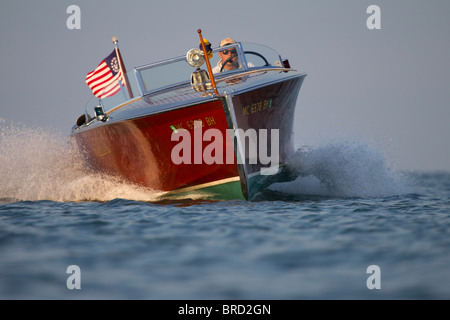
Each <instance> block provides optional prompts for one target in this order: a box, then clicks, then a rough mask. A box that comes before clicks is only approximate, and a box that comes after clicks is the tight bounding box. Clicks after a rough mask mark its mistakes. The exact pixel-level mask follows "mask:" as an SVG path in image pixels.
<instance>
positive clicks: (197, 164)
mask: <svg viewBox="0 0 450 320" xmlns="http://www.w3.org/2000/svg"><path fill="white" fill-rule="evenodd" d="M199 36H200V40H201V41H200V43H201V45H200V48H201V49H200V48H199V49H192V50H189V52H188V53H187V54H186V55H183V56H179V57H175V58H172V59H168V60H165V61H160V62H156V63H151V64H147V65H143V66H139V67H135V68H133V69H132V73H134V77H132V76H130V77H128V79H127V80H126V81H127V83H126V86H127V89H130V90H128V91H127V90H125V89H126V88H125V87H122V90H120V91H121V93H120V92H119V93H117V94H116V95H114V96H111V97H107V98H102V99H99V100H98V99H93V100H92V103H88V105H87V106H86V112H85V114H84V115H82V116H81V117H80V118H79V119H78V120H77V124H76V125H75V126H74V127H73V128H72V132H71V136H70V138H71V139H73V140H74V141H75V142H76V144H77V145H78V147H79V148H80V150H82V152H83V153H84V155H85V159H86V162H87V164H88V165H89V166H90V167H91V168H93V169H94V170H98V171H100V172H104V173H106V174H111V175H117V176H119V177H122V178H124V179H127V180H129V181H130V182H132V183H135V184H138V185H141V186H144V187H147V188H149V189H152V190H155V191H158V192H160V194H161V197H162V198H170V197H174V198H176V197H189V196H190V195H192V193H195V194H196V195H197V197H198V195H199V194H200V195H201V196H204V197H205V198H213V199H224V200H225V199H247V200H251V199H252V198H253V197H254V196H255V195H256V194H257V193H258V192H259V191H260V190H261V188H263V187H264V186H265V183H266V182H267V181H272V180H273V179H275V178H276V177H277V176H279V175H280V173H281V172H282V171H283V165H284V163H285V162H286V160H287V159H288V158H289V157H290V156H291V155H292V154H293V153H294V145H293V124H294V123H293V121H294V113H295V107H296V103H297V98H298V94H299V91H300V87H301V85H302V82H303V80H304V78H305V76H306V74H305V73H301V72H298V71H296V70H294V69H292V68H291V67H290V66H289V62H288V60H283V59H282V58H281V57H280V55H279V54H278V53H277V52H276V51H274V50H273V49H271V48H269V47H266V46H263V45H259V44H252V43H241V42H235V43H231V44H228V45H225V46H222V47H217V48H213V49H210V48H208V46H206V45H205V44H208V42H207V41H206V40H204V39H203V38H202V35H201V31H200V30H199ZM113 41H114V40H113ZM115 43H116V44H117V42H115ZM116 49H117V47H116ZM226 50H229V51H228V52H229V53H232V55H233V56H234V58H233V61H232V62H233V63H234V65H235V67H236V68H235V69H233V70H226V69H223V70H222V72H218V73H213V71H212V70H213V68H212V66H214V65H218V64H219V65H220V63H219V61H220V60H221V53H223V52H224V51H225V52H227V51H226ZM119 54H120V53H119ZM211 54H212V58H209V57H211ZM222 56H223V55H222ZM222 61H223V59H222ZM119 62H121V66H123V62H122V59H121V58H120V56H119ZM204 62H206V66H207V71H206V70H202V69H200V66H201V65H202V63H204ZM225 64H226V63H225ZM127 74H128V75H130V72H128V73H127ZM121 84H122V83H121ZM92 111H95V116H94V117H91V116H90V112H92Z"/></svg>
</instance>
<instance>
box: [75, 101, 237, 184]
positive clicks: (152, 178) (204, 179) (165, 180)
mask: <svg viewBox="0 0 450 320" xmlns="http://www.w3.org/2000/svg"><path fill="white" fill-rule="evenodd" d="M195 121H201V123H202V126H203V127H202V131H204V130H206V129H211V128H215V129H219V130H220V131H221V132H222V134H223V138H224V141H223V145H224V146H229V147H231V150H229V151H228V152H229V153H230V152H231V153H233V154H234V150H233V148H232V143H230V141H228V142H227V141H226V139H230V137H229V135H227V134H226V133H227V129H228V124H227V119H226V116H225V112H224V107H223V103H222V101H221V100H215V101H211V102H207V103H203V104H199V105H195V106H189V107H186V108H180V109H175V110H171V111H170V112H165V113H160V114H154V115H149V116H146V117H142V118H138V119H130V120H127V121H120V122H115V123H112V124H110V125H109V124H106V125H103V126H99V127H98V128H95V130H85V131H83V132H79V133H78V134H77V135H75V137H76V141H77V143H78V145H79V146H80V147H81V148H82V149H83V151H84V153H85V155H86V158H87V159H88V162H89V164H90V165H91V166H92V167H94V168H95V169H97V170H100V171H103V172H106V173H108V174H113V175H119V176H121V177H124V178H126V179H128V180H130V181H132V182H134V183H137V184H140V185H143V186H145V187H148V188H151V189H154V190H160V191H172V190H176V189H179V188H185V187H189V186H195V185H202V184H207V183H211V182H215V181H219V180H224V179H230V178H236V177H238V176H239V174H238V171H237V165H236V161H233V163H230V164H226V163H224V164H217V163H213V164H208V165H206V164H205V163H204V162H202V163H200V164H195V163H194V159H193V158H194V151H195V150H194V141H192V143H191V155H192V160H191V164H186V163H181V164H178V165H177V164H175V163H174V161H173V159H172V150H173V149H174V148H175V146H176V145H177V144H179V143H181V141H182V140H181V139H180V141H177V140H175V141H172V139H175V138H172V135H174V137H176V135H177V133H175V132H174V130H175V131H178V132H180V131H181V129H185V130H187V131H188V132H189V133H190V135H191V136H192V137H194V124H195ZM208 144H209V142H203V146H202V151H204V149H205V147H206V146H207V145H208ZM226 152H227V151H225V153H226Z"/></svg>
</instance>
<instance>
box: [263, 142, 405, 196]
mask: <svg viewBox="0 0 450 320" xmlns="http://www.w3.org/2000/svg"><path fill="white" fill-rule="evenodd" d="M288 169H289V170H290V171H291V172H293V174H294V177H296V178H295V179H294V180H293V181H289V182H277V183H273V184H272V185H270V187H269V190H272V191H276V192H280V193H283V194H288V195H298V196H301V195H305V196H323V197H363V198H365V197H386V196H394V195H401V194H407V193H410V192H411V189H410V187H409V186H408V183H407V182H406V179H405V177H404V176H403V174H402V173H400V172H396V171H395V170H394V169H393V168H392V167H391V166H390V165H389V164H388V162H387V161H386V159H385V158H384V156H383V155H382V154H381V152H379V151H378V150H376V149H374V148H370V147H369V146H367V145H365V144H363V143H358V142H351V141H345V142H338V143H329V144H326V145H323V146H320V147H310V146H305V147H301V148H299V149H298V150H297V152H296V153H295V155H294V156H293V157H292V158H291V159H290V161H289V162H288Z"/></svg>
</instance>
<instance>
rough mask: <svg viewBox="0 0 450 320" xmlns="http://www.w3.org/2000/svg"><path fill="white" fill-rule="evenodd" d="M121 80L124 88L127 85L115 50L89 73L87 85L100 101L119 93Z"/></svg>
mask: <svg viewBox="0 0 450 320" xmlns="http://www.w3.org/2000/svg"><path fill="white" fill-rule="evenodd" d="M119 80H120V81H121V82H122V85H123V86H125V85H126V83H125V79H124V76H123V74H122V70H121V69H120V66H119V59H117V55H116V51H115V50H113V52H111V54H110V55H109V56H107V57H106V58H105V59H103V61H102V62H101V63H100V64H99V65H98V67H97V68H96V69H95V70H94V71H92V72H89V73H88V74H87V76H86V83H87V85H88V86H89V88H91V90H92V93H93V94H94V96H96V97H97V98H100V99H102V98H106V97H110V96H112V95H114V94H116V93H117V92H119V91H120V88H121V87H120V84H119Z"/></svg>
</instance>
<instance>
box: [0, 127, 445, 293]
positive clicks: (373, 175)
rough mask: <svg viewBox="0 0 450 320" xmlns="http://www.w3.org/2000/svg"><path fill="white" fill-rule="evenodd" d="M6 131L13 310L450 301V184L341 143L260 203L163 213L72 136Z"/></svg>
mask: <svg viewBox="0 0 450 320" xmlns="http://www.w3.org/2000/svg"><path fill="white" fill-rule="evenodd" d="M0 125H1V124H0ZM0 129H1V130H0V179H1V186H0V298H1V299H449V298H450V271H449V266H450V254H449V253H450V237H449V229H450V228H449V227H450V173H446V172H428V173H427V172H425V173H417V172H416V173H414V172H397V171H396V170H394V169H393V168H392V166H391V165H390V164H389V163H388V162H387V161H386V159H385V157H383V155H382V154H381V153H380V152H378V151H377V150H374V149H373V148H371V147H368V146H366V145H364V144H361V143H355V142H340V143H331V144H329V145H324V146H319V147H302V148H299V150H298V152H297V154H296V156H295V157H294V158H293V160H292V162H291V164H290V166H291V168H292V169H293V170H294V171H295V172H296V179H294V180H293V181H290V182H279V183H275V184H273V185H271V186H270V188H269V189H268V190H265V191H264V192H262V193H261V194H259V195H258V196H257V198H256V199H255V201H249V202H245V201H219V202H214V201H207V200H201V199H195V195H194V197H193V198H194V199H191V200H183V201H181V200H180V201H172V202H169V201H166V202H155V199H156V197H155V192H154V191H150V190H145V189H142V188H138V187H136V186H132V185H130V184H127V183H125V182H123V181H119V180H118V179H114V178H111V177H106V176H102V175H99V174H95V173H92V172H89V171H87V170H86V169H85V168H84V167H83V164H82V161H81V159H80V158H79V157H78V156H77V153H76V152H75V151H74V149H73V148H72V146H71V145H70V144H68V143H67V141H66V138H65V137H64V135H62V134H58V133H52V132H53V131H51V130H47V129H42V128H40V129H35V128H29V127H26V126H18V125H7V124H5V123H3V125H2V126H0ZM71 265H77V266H79V268H80V271H81V275H80V278H79V280H80V283H81V289H79V290H77V289H73V290H69V289H68V288H67V280H68V278H69V276H71V274H69V273H67V268H68V266H71ZM371 265H376V266H378V267H379V268H380V273H379V274H378V275H379V277H378V278H377V279H376V280H375V282H373V283H376V282H377V281H378V280H379V281H378V282H377V283H380V285H381V289H372V290H370V289H368V286H367V280H368V278H369V277H371V276H372V274H371V273H367V268H368V267H369V266H371Z"/></svg>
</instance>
